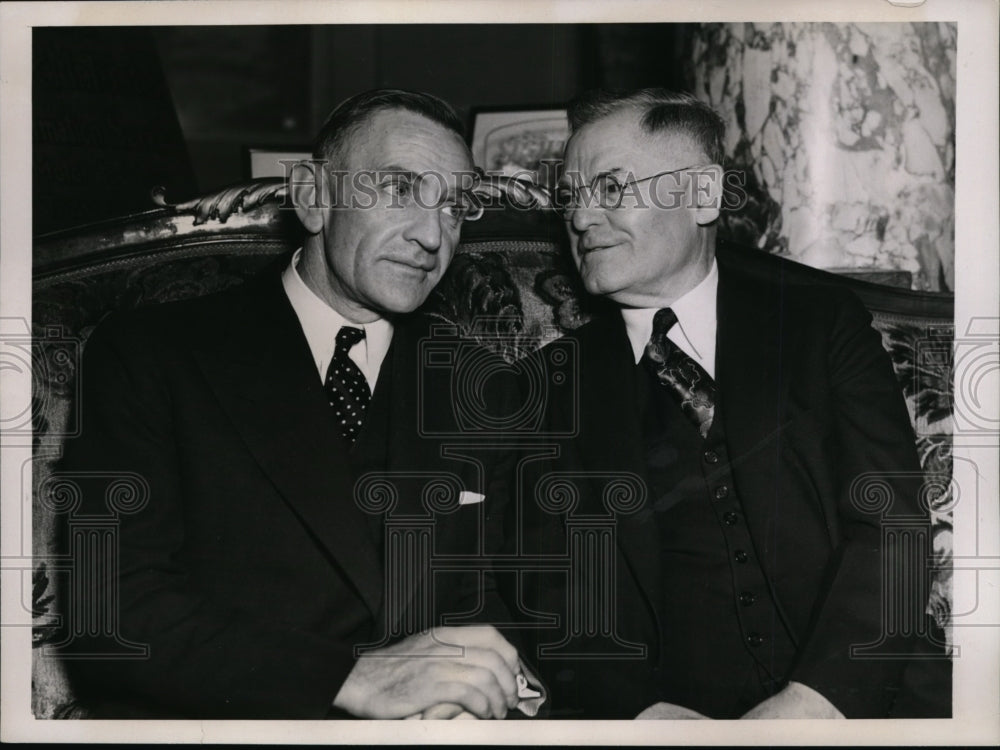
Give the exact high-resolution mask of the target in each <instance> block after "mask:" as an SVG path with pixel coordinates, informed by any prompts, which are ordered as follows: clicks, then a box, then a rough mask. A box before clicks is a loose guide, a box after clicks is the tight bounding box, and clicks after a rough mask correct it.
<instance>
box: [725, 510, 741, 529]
mask: <svg viewBox="0 0 1000 750" xmlns="http://www.w3.org/2000/svg"><path fill="white" fill-rule="evenodd" d="M722 520H723V521H725V522H726V526H735V525H736V524H737V522H738V521H739V520H740V517H739V516H738V515H737V514H736V513H733V511H729V512H728V513H726V514H725V515H724V516H723V517H722Z"/></svg>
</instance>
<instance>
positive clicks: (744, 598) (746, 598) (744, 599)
mask: <svg viewBox="0 0 1000 750" xmlns="http://www.w3.org/2000/svg"><path fill="white" fill-rule="evenodd" d="M755 601H757V596H756V595H755V594H754V593H753V592H750V591H744V592H743V593H742V594H740V604H742V605H743V606H744V607H749V606H750V605H751V604H753V603H754V602H755Z"/></svg>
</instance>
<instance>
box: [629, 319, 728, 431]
mask: <svg viewBox="0 0 1000 750" xmlns="http://www.w3.org/2000/svg"><path fill="white" fill-rule="evenodd" d="M675 323H677V314H676V313H675V312H674V311H673V310H671V309H670V308H669V307H666V308H664V309H662V310H657V311H656V315H654V316H653V335H652V336H651V337H650V339H649V343H648V344H646V353H645V355H644V356H643V360H645V362H646V364H647V366H648V367H650V368H651V369H652V371H653V374H655V375H656V377H657V379H658V380H659V381H660V383H662V384H663V385H664V386H666V388H667V390H669V391H670V395H671V396H673V397H674V398H675V399H676V400H677V403H678V404H679V405H680V407H681V411H683V412H684V414H685V416H687V418H688V419H690V420H691V421H692V422H693V423H694V426H695V427H697V428H698V431H699V432H700V433H701V436H702V437H703V438H705V437H708V430H709V428H710V427H711V426H712V418H713V417H714V416H715V403H716V388H715V381H714V380H712V377H711V376H710V375H709V374H708V373H707V372H705V370H704V368H703V367H702V366H701V365H699V364H698V363H697V362H695V361H694V360H693V359H692V358H691V357H689V356H688V355H687V354H685V353H684V351H683V350H681V348H680V347H678V346H677V344H675V343H674V342H673V341H671V340H670V339H669V338H667V332H668V331H669V330H670V329H671V328H673V327H674V324H675Z"/></svg>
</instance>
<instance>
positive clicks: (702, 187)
mask: <svg viewBox="0 0 1000 750" xmlns="http://www.w3.org/2000/svg"><path fill="white" fill-rule="evenodd" d="M724 177H725V171H724V170H723V169H722V167H721V166H719V165H718V164H709V165H708V166H707V167H701V168H699V169H694V170H691V185H692V189H693V192H694V209H695V211H694V220H695V221H696V222H698V225H699V226H706V225H708V224H711V223H712V222H713V221H715V220H716V219H718V218H719V207H720V206H721V205H722V187H723V185H722V183H723V179H724Z"/></svg>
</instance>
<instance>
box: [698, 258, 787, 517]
mask: <svg viewBox="0 0 1000 750" xmlns="http://www.w3.org/2000/svg"><path fill="white" fill-rule="evenodd" d="M782 302H783V299H782V295H781V285H780V283H777V284H771V283H764V282H762V281H759V280H755V279H751V278H749V277H748V276H746V275H745V274H744V273H742V272H741V271H740V270H739V269H738V268H735V267H734V265H733V263H732V262H731V261H730V260H729V257H728V255H722V254H720V256H719V294H718V306H717V312H718V332H717V354H716V381H717V383H718V386H719V393H720V394H721V396H720V398H721V401H722V415H723V424H724V426H725V433H726V442H727V444H728V446H729V452H730V457H731V459H732V461H733V471H734V473H735V474H736V477H737V480H738V482H739V487H740V495H741V497H743V499H744V502H746V501H747V500H749V499H752V498H769V497H772V496H773V494H774V472H775V451H776V450H777V449H778V446H779V443H778V438H779V435H780V430H781V427H782V423H783V420H784V410H785V405H786V402H787V399H786V394H787V393H788V387H789V380H790V373H791V362H792V358H793V357H794V355H795V349H796V348H797V347H796V346H795V342H794V338H793V337H792V336H791V335H789V331H788V330H786V329H788V328H790V327H791V326H792V325H794V321H792V320H790V319H788V318H787V317H786V316H783V315H782ZM751 515H752V514H751Z"/></svg>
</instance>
